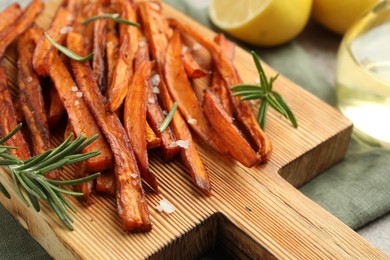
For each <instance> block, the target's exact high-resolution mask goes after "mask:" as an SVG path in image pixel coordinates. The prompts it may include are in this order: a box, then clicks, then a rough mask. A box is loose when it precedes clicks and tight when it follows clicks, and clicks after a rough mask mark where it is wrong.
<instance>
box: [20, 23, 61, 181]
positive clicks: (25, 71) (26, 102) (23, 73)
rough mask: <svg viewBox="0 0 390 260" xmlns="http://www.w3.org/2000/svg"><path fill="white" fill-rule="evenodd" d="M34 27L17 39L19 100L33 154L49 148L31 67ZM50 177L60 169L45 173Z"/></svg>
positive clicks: (42, 104) (58, 173) (55, 176)
mask: <svg viewBox="0 0 390 260" xmlns="http://www.w3.org/2000/svg"><path fill="white" fill-rule="evenodd" d="M36 33H37V31H36V30H35V29H34V28H31V29H29V30H27V31H26V32H25V33H24V34H22V36H21V37H20V39H19V41H18V47H17V51H18V57H19V58H18V85H19V91H20V92H19V100H20V104H21V109H22V111H23V114H24V118H25V120H26V123H27V126H28V128H29V129H30V134H31V135H30V136H31V142H32V148H33V152H34V154H35V155H38V154H41V153H43V152H45V151H46V150H48V149H50V132H49V126H48V123H47V117H46V110H45V104H44V101H43V96H42V90H41V86H40V82H39V78H38V75H37V74H36V73H35V72H34V70H33V68H32V57H33V52H34V48H35V42H34V40H33V35H34V34H36ZM46 177H48V178H50V179H58V178H59V177H60V171H59V170H54V171H51V172H49V173H47V174H46Z"/></svg>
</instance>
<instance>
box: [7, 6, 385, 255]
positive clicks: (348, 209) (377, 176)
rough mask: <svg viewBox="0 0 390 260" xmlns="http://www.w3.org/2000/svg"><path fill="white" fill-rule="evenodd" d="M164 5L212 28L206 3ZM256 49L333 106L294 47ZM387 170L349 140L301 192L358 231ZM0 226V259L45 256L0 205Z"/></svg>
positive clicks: (378, 155)
mask: <svg viewBox="0 0 390 260" xmlns="http://www.w3.org/2000/svg"><path fill="white" fill-rule="evenodd" d="M166 2H168V3H169V4H171V5H173V6H174V7H176V8H177V9H179V10H182V11H183V12H185V13H187V14H188V15H190V16H192V17H193V18H194V19H195V20H197V21H199V22H201V23H203V24H204V25H206V26H208V27H212V25H211V24H210V22H209V20H208V15H207V4H208V0H202V1H201V0H198V1H191V0H167V1H166ZM213 29H215V28H213ZM241 46H242V47H244V48H248V46H245V45H244V46H243V45H241ZM256 51H257V52H258V53H259V55H260V57H261V58H262V59H263V60H264V61H265V62H266V63H268V64H269V65H270V66H271V67H273V68H274V69H276V70H277V71H278V72H280V73H281V74H282V75H284V76H286V77H287V78H289V79H290V80H292V81H294V82H295V83H297V84H298V85H300V86H301V87H303V88H305V89H307V90H308V91H310V92H311V93H313V94H315V95H316V96H318V97H319V98H321V99H322V100H324V101H325V102H328V103H329V104H332V105H334V104H335V100H336V99H335V93H334V89H333V88H332V85H331V84H330V83H329V82H328V81H327V80H326V79H325V78H324V76H323V74H322V72H321V71H320V70H319V69H318V68H317V67H316V64H313V61H312V60H311V58H310V56H309V55H308V54H307V53H306V52H305V50H304V49H303V48H302V47H301V46H300V45H299V44H297V43H295V42H292V43H290V44H288V45H285V46H283V47H281V48H276V49H256ZM389 169H390V151H389V150H386V149H382V148H379V147H369V146H367V145H365V144H364V143H361V142H359V140H358V139H357V138H356V137H354V138H353V139H352V141H351V143H350V146H349V150H348V153H347V155H346V157H345V159H344V160H343V161H342V162H340V163H339V164H337V165H335V166H334V167H332V168H331V169H329V170H327V171H326V172H325V173H323V174H321V175H320V176H319V177H317V178H315V179H314V180H312V181H311V182H309V183H308V184H306V185H305V186H304V187H302V188H301V191H302V192H303V193H304V194H305V195H306V196H308V197H309V198H311V199H312V200H314V201H315V202H317V203H318V204H319V205H321V206H322V207H324V208H325V209H326V210H328V211H329V212H330V213H332V214H333V215H335V216H336V217H338V218H339V219H340V220H341V221H343V222H344V223H345V224H347V225H349V226H350V227H351V228H353V229H357V228H359V227H361V226H362V225H364V224H366V223H368V222H370V221H371V220H373V219H375V218H378V217H380V216H382V215H383V214H385V213H386V212H388V211H389V209H390V199H389V198H390V189H389V187H390V172H389ZM0 225H1V227H2V228H1V232H0V259H46V258H49V256H48V255H47V253H46V252H45V251H44V249H43V248H42V247H41V246H40V245H39V244H38V243H36V242H35V241H34V240H33V239H32V238H30V237H29V235H28V234H27V232H26V231H24V230H23V228H22V227H21V226H20V225H19V224H18V223H17V221H16V220H15V219H14V218H13V217H12V216H11V215H10V214H9V213H8V212H6V210H5V209H4V207H3V206H1V205H0Z"/></svg>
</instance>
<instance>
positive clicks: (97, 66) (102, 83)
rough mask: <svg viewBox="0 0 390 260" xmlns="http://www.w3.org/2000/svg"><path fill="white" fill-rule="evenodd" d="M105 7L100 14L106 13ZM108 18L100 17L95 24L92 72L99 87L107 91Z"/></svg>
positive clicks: (100, 10)
mask: <svg viewBox="0 0 390 260" xmlns="http://www.w3.org/2000/svg"><path fill="white" fill-rule="evenodd" d="M104 10H105V9H104V8H103V7H102V8H100V9H99V10H98V14H104V13H105V12H104ZM106 26H107V20H106V19H99V20H96V21H94V24H93V52H94V55H93V58H92V72H93V76H94V78H95V80H96V82H97V83H98V85H99V88H100V90H101V91H102V92H105V88H106V73H105V71H106V63H105V56H106V52H105V50H106Z"/></svg>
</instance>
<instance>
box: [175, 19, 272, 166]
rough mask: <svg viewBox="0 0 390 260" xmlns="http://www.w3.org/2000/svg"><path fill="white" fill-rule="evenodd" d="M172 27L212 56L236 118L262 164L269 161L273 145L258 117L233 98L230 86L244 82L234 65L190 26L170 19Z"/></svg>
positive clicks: (246, 104) (247, 106)
mask: <svg viewBox="0 0 390 260" xmlns="http://www.w3.org/2000/svg"><path fill="white" fill-rule="evenodd" d="M169 22H170V25H171V26H172V27H174V28H179V29H180V30H181V31H182V32H184V33H187V34H189V35H191V36H192V37H193V38H195V39H196V40H197V41H198V42H199V43H200V44H202V45H203V46H204V47H205V48H206V49H208V50H209V52H210V53H211V55H212V58H213V61H214V64H215V65H216V66H217V68H218V71H219V72H220V73H221V76H222V78H223V79H224V81H225V82H226V87H227V89H228V92H229V93H230V98H231V99H232V103H233V105H234V110H235V116H236V118H237V119H238V120H239V121H240V122H241V123H242V125H243V126H244V127H245V128H246V130H247V131H248V133H249V134H250V136H251V139H252V140H251V141H253V145H254V146H255V149H256V151H257V153H258V156H260V158H261V162H265V161H267V160H268V158H269V156H270V154H271V151H272V145H271V142H270V140H269V139H268V137H267V136H266V135H265V133H264V132H263V130H262V129H261V128H260V126H259V124H258V122H257V119H256V116H255V114H254V113H253V110H252V107H251V104H250V103H249V102H248V101H241V100H240V97H233V96H232V94H231V91H230V89H229V87H230V86H233V85H236V84H241V83H242V80H241V78H240V76H239V75H238V72H237V70H236V68H235V67H234V65H233V63H232V62H230V61H229V60H228V59H227V58H226V56H225V55H224V54H223V53H222V52H221V49H220V48H219V47H218V46H217V45H216V44H215V43H214V42H212V41H209V40H208V39H206V38H204V37H203V36H202V35H200V34H199V33H197V32H196V31H194V30H193V29H191V28H190V27H189V26H184V25H183V24H181V23H179V22H178V21H177V20H174V19H170V20H169Z"/></svg>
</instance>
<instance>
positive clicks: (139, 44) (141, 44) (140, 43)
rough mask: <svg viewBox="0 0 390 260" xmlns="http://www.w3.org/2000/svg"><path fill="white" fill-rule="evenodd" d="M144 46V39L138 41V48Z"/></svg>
mask: <svg viewBox="0 0 390 260" xmlns="http://www.w3.org/2000/svg"><path fill="white" fill-rule="evenodd" d="M145 45H146V40H145V39H142V40H140V41H139V43H138V47H144V46H145Z"/></svg>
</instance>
